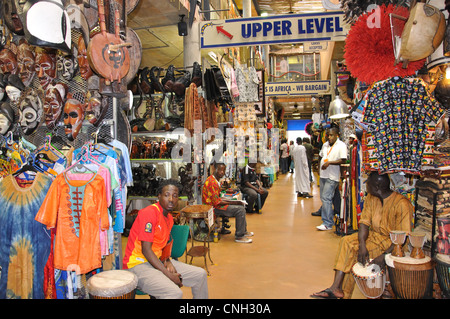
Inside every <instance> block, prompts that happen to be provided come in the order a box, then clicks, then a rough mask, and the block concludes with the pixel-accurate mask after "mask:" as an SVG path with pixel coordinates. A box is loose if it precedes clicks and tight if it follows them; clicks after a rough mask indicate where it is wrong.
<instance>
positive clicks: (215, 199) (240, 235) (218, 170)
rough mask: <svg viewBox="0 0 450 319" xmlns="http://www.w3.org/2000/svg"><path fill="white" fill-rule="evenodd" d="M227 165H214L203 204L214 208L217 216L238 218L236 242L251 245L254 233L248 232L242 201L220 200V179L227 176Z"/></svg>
mask: <svg viewBox="0 0 450 319" xmlns="http://www.w3.org/2000/svg"><path fill="white" fill-rule="evenodd" d="M225 169H226V165H225V164H223V163H214V173H213V174H212V175H211V176H209V177H208V178H207V179H206V181H205V184H204V185H203V189H202V202H203V204H205V205H211V206H213V207H214V213H215V214H216V216H221V217H236V231H235V234H234V235H235V241H236V242H237V243H251V242H252V239H251V238H248V237H251V236H253V233H252V232H248V231H247V220H246V216H245V207H244V204H243V203H242V202H241V201H234V200H226V199H223V198H220V183H219V181H220V179H221V178H222V177H223V176H224V175H225Z"/></svg>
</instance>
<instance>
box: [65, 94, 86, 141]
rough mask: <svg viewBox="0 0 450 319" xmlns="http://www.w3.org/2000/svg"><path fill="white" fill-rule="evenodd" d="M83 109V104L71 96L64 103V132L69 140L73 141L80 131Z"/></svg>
mask: <svg viewBox="0 0 450 319" xmlns="http://www.w3.org/2000/svg"><path fill="white" fill-rule="evenodd" d="M84 109H85V106H84V104H82V103H81V102H80V101H78V100H75V99H73V98H69V99H68V100H67V101H66V104H65V105H64V132H65V134H66V137H67V139H68V140H69V141H74V140H75V139H76V138H77V136H78V133H79V132H80V129H81V126H82V125H83V120H84Z"/></svg>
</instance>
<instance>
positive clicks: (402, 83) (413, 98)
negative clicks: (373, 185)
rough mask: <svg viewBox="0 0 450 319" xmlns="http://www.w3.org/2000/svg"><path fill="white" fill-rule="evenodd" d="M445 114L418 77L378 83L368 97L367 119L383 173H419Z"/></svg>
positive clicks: (397, 78) (395, 78) (366, 104)
mask: <svg viewBox="0 0 450 319" xmlns="http://www.w3.org/2000/svg"><path fill="white" fill-rule="evenodd" d="M443 113H444V109H443V107H442V105H441V104H440V103H439V102H438V101H437V100H436V99H434V97H433V96H432V95H430V94H429V93H428V91H427V90H426V87H425V84H424V82H423V81H422V80H421V79H418V78H400V77H393V78H389V79H387V80H385V81H380V82H378V83H376V84H375V85H374V86H373V88H371V89H370V90H369V91H368V92H367V94H366V98H365V109H364V116H363V122H364V123H365V124H367V125H368V131H369V134H371V135H373V145H374V147H375V153H374V154H376V156H377V158H378V165H379V167H378V170H380V171H382V172H386V171H395V170H403V171H409V172H412V173H414V172H419V171H420V169H421V166H422V165H423V164H427V163H428V162H427V161H429V156H425V157H424V153H425V152H426V146H427V145H431V144H430V143H431V142H432V139H433V138H432V137H433V127H434V126H435V125H436V124H437V122H438V121H439V120H440V118H441V116H442V115H443Z"/></svg>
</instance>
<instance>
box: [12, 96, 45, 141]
mask: <svg viewBox="0 0 450 319" xmlns="http://www.w3.org/2000/svg"><path fill="white" fill-rule="evenodd" d="M18 108H19V123H20V127H21V129H22V131H23V133H24V134H25V135H30V134H32V133H33V132H34V131H36V129H37V128H38V126H39V124H40V123H41V119H42V114H43V92H42V91H41V90H39V91H38V90H35V89H33V88H27V89H26V90H25V91H23V93H22V95H21V97H20V99H19V104H18Z"/></svg>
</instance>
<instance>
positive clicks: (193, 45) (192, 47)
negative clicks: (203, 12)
mask: <svg viewBox="0 0 450 319" xmlns="http://www.w3.org/2000/svg"><path fill="white" fill-rule="evenodd" d="M199 25H200V24H199V23H198V21H194V23H192V28H189V26H188V34H187V36H185V37H183V49H184V52H183V64H184V67H188V66H192V65H193V64H194V62H198V63H199V64H201V63H202V61H201V53H200V32H199ZM190 71H191V72H192V70H190Z"/></svg>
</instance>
